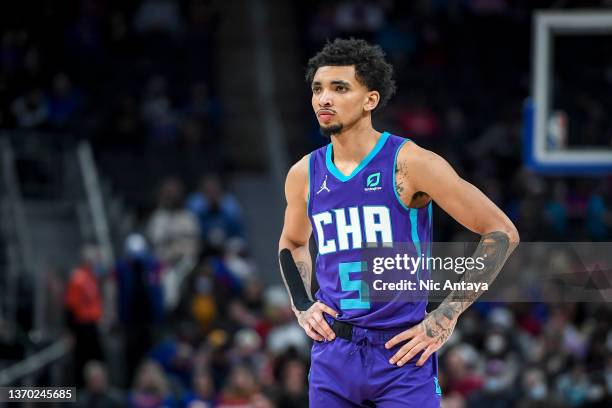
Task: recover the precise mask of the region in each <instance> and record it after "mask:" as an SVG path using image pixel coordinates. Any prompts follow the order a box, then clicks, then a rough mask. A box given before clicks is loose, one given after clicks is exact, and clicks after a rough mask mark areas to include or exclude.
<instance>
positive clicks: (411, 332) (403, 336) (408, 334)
mask: <svg viewBox="0 0 612 408" xmlns="http://www.w3.org/2000/svg"><path fill="white" fill-rule="evenodd" d="M417 328H418V326H414V327H411V328H410V329H408V330H406V331H403V332H401V333H400V334H398V335H396V336H395V337H393V338H392V339H391V340H389V341H388V342H386V343H385V348H386V349H387V350H388V349H390V348H391V347H394V346H395V345H396V344H398V343H401V342H402V341H406V340H408V339H411V338H412V337H414V336H416V335H417V333H418V331H417V330H418V329H417Z"/></svg>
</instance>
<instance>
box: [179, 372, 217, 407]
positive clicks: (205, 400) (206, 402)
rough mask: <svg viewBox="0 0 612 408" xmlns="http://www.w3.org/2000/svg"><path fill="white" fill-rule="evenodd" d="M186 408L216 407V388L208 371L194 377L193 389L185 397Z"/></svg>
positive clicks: (197, 373) (198, 373) (184, 404)
mask: <svg viewBox="0 0 612 408" xmlns="http://www.w3.org/2000/svg"><path fill="white" fill-rule="evenodd" d="M183 406H184V407H185V408H212V407H214V406H215V388H214V384H213V380H212V377H211V375H210V373H209V372H207V371H198V372H196V373H195V374H194V376H193V388H192V391H189V392H187V393H186V394H185V396H184V397H183Z"/></svg>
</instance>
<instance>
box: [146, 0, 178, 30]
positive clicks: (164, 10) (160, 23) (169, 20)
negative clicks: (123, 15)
mask: <svg viewBox="0 0 612 408" xmlns="http://www.w3.org/2000/svg"><path fill="white" fill-rule="evenodd" d="M181 30H182V19H181V12H180V9H179V4H178V3H177V2H174V1H171V0H144V1H142V2H141V4H140V7H139V8H138V10H137V11H136V14H135V16H134V31H136V32H141V33H148V32H162V33H166V34H177V33H179V32H180V31H181Z"/></svg>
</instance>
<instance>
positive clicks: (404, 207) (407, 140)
mask: <svg viewBox="0 0 612 408" xmlns="http://www.w3.org/2000/svg"><path fill="white" fill-rule="evenodd" d="M410 141H411V140H410V139H406V140H404V141H403V142H402V143H401V144H400V145H399V147H398V148H397V150H396V151H395V158H394V159H393V185H392V188H393V193H394V194H395V198H396V199H397V202H398V203H399V204H400V206H401V207H402V208H403V209H404V210H406V211H408V212H409V213H410V211H411V210H412V209H411V208H410V207H408V206H407V205H406V204H404V202H403V201H402V199H401V197H400V196H399V194H398V193H397V188H396V187H395V186H396V184H395V173H396V169H397V156H398V155H399V152H400V150H402V146H404V145H405V144H406V143H408V142H410Z"/></svg>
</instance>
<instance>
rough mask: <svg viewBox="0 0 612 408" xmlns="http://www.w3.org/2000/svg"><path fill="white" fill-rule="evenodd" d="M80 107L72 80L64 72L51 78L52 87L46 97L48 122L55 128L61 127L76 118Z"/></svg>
mask: <svg viewBox="0 0 612 408" xmlns="http://www.w3.org/2000/svg"><path fill="white" fill-rule="evenodd" d="M80 107H81V95H80V92H79V91H78V90H76V89H74V88H73V86H72V81H71V80H70V77H69V76H68V75H67V74H66V73H59V74H57V75H55V77H54V78H53V88H52V91H51V95H50V96H49V98H48V111H49V123H50V124H51V126H53V127H54V128H57V129H63V128H65V127H67V126H68V125H70V124H71V122H72V121H74V120H75V119H76V115H77V114H78V113H79V109H80Z"/></svg>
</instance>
